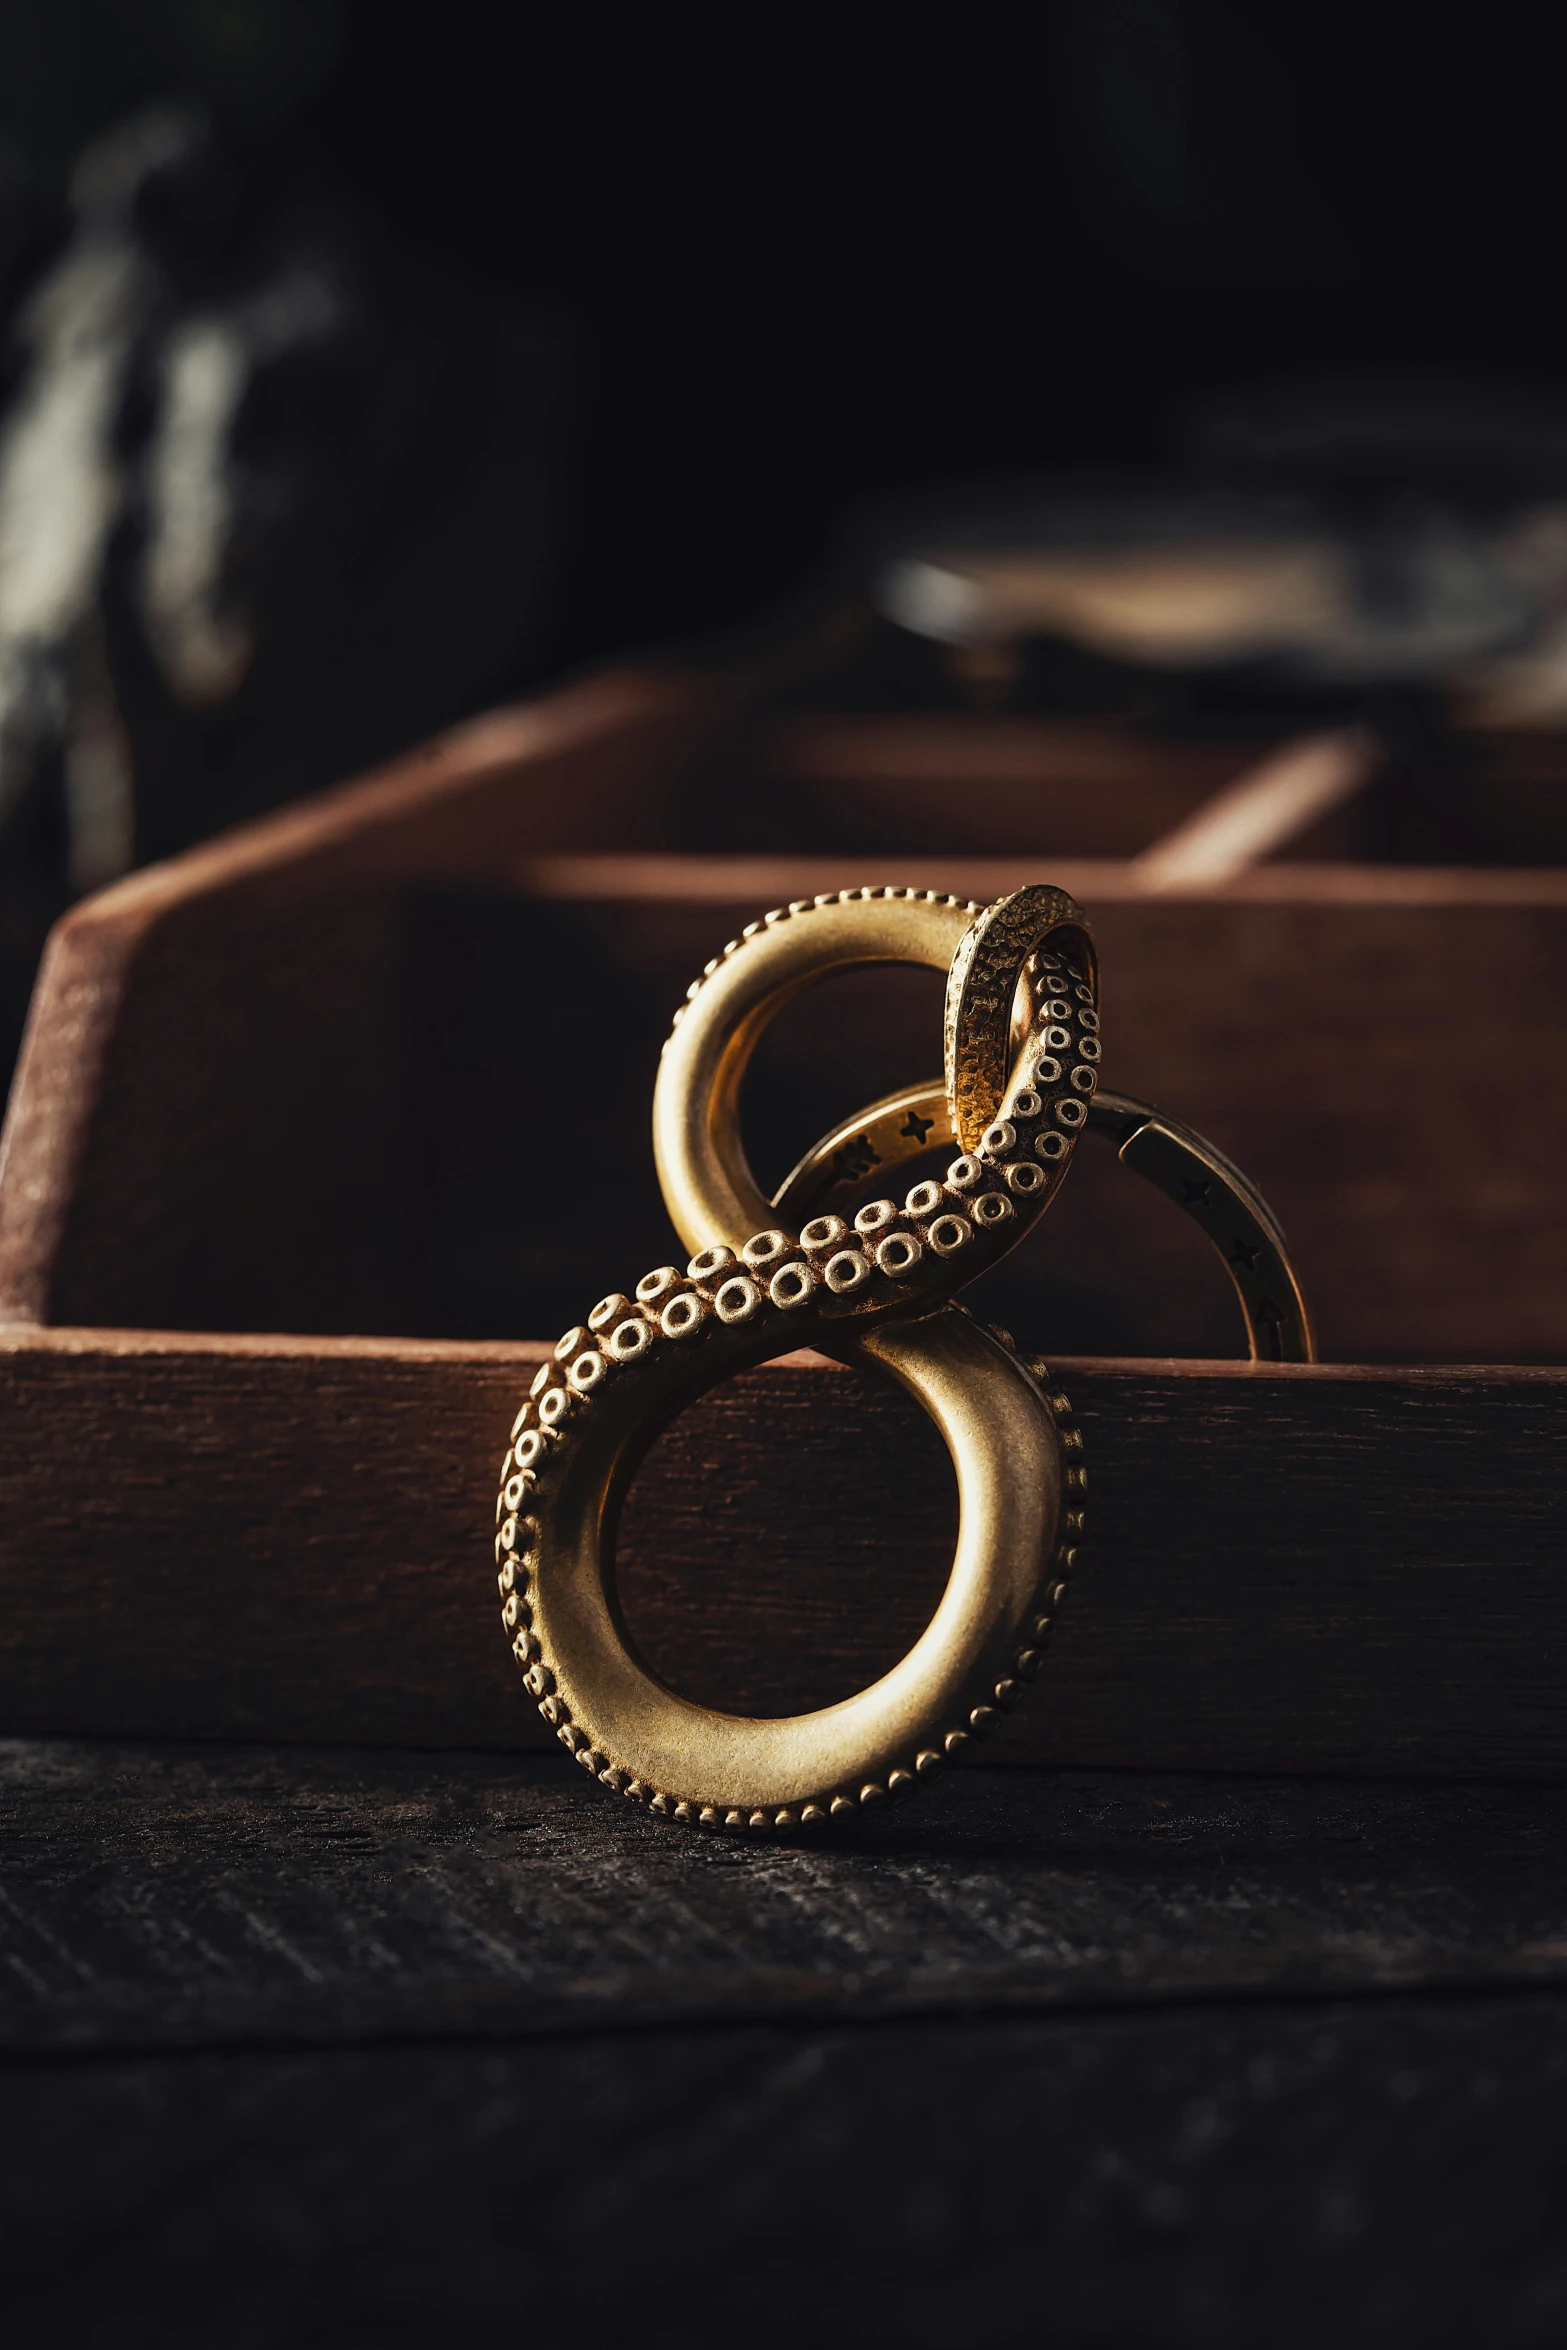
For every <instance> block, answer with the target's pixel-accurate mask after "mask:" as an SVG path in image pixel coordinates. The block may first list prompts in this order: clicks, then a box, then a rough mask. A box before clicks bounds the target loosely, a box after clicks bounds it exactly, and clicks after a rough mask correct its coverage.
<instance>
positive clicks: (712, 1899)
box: [0, 1740, 1567, 2055]
mask: <svg viewBox="0 0 1567 2350" xmlns="http://www.w3.org/2000/svg"><path fill="white" fill-rule="evenodd" d="M1564 1859H1567V1790H1563V1789H1561V1788H1556V1787H1545V1788H1540V1787H1531V1788H1519V1787H1511V1788H1504V1787H1499V1786H1495V1785H1490V1786H1475V1785H1457V1786H1441V1787H1434V1786H1424V1787H1417V1786H1411V1785H1408V1784H1407V1783H1406V1784H1388V1783H1386V1782H1380V1781H1377V1782H1368V1783H1363V1784H1358V1785H1350V1784H1347V1783H1344V1782H1342V1781H1340V1782H1334V1781H1322V1780H1296V1781H1289V1780H1282V1779H1264V1780H1244V1781H1234V1780H1229V1779H1211V1778H1210V1779H1201V1778H1182V1777H1179V1776H1171V1775H1167V1774H1155V1775H1145V1774H1141V1773H1115V1772H1112V1773H1106V1774H1101V1775H1095V1774H1093V1773H1081V1772H1067V1773H1056V1772H1052V1773H1040V1772H1016V1771H1013V1772H1004V1773H1003V1772H998V1771H992V1770H985V1769H981V1770H974V1771H964V1772H963V1773H962V1774H960V1775H955V1777H954V1781H953V1782H952V1783H951V1784H950V1785H949V1786H948V1787H947V1788H945V1789H942V1790H938V1791H937V1792H935V1793H934V1794H933V1795H932V1796H931V1799H930V1800H929V1801H928V1802H925V1803H921V1804H918V1805H909V1806H907V1807H906V1808H904V1809H903V1810H901V1811H898V1812H896V1813H894V1814H893V1815H892V1816H891V1817H890V1818H888V1819H886V1820H883V1821H879V1822H874V1823H867V1824H866V1825H864V1826H862V1827H857V1828H856V1830H855V1832H854V1833H853V1834H852V1835H849V1836H845V1837H838V1838H833V1839H830V1840H828V1841H827V1842H825V1843H822V1844H819V1845H812V1846H810V1847H794V1848H790V1847H787V1846H778V1845H773V1844H765V1845H764V1844H758V1843H748V1842H744V1841H742V1842H738V1843H737V1842H735V1841H734V1840H733V1839H727V1838H722V1837H718V1838H713V1837H705V1836H698V1835H693V1834H691V1833H689V1832H682V1831H680V1830H677V1829H674V1828H672V1827H670V1826H669V1825H667V1824H665V1823H662V1822H660V1821H658V1820H655V1819H653V1818H651V1817H649V1816H648V1815H647V1814H645V1813H642V1812H639V1811H636V1810H634V1809H632V1808H629V1807H627V1806H626V1805H623V1804H616V1803H614V1802H613V1801H611V1800H610V1799H609V1798H607V1797H606V1796H605V1795H604V1794H603V1793H602V1792H601V1791H600V1790H599V1789H597V1788H595V1787H589V1786H588V1785H586V1784H585V1782H584V1781H583V1779H582V1778H581V1776H580V1775H579V1774H578V1773H577V1772H575V1771H573V1770H572V1769H571V1768H570V1766H569V1765H568V1764H566V1763H565V1761H564V1759H563V1758H561V1759H558V1760H557V1761H554V1762H552V1761H550V1760H549V1759H547V1758H544V1757H532V1758H519V1757H514V1756H479V1755H472V1754H453V1755H447V1756H443V1757H440V1758H439V1759H437V1758H434V1757H431V1756H429V1755H411V1754H407V1753H399V1752H382V1753H366V1752H365V1751H363V1750H357V1751H356V1750H353V1749H336V1750H323V1749H321V1748H291V1749H283V1750H280V1749H277V1748H265V1747H239V1748H234V1747H215V1748H214V1747H208V1748H201V1747H192V1746H185V1747H170V1746H162V1747H148V1746H140V1745H135V1746H133V1745H126V1744H123V1743H120V1742H118V1741H115V1742H82V1743H76V1742H68V1741H44V1742H29V1741H21V1740H14V1741H0V2055H4V2054H6V2053H13V2052H16V2051H19V2050H26V2049H33V2050H43V2049H50V2048H54V2049H73V2050H77V2051H93V2050H97V2051H108V2050H120V2051H122V2052H124V2051H129V2050H135V2049H148V2048H170V2047H174V2048H192V2047H200V2046H202V2045H208V2046H210V2045H212V2044H213V2043H220V2044H233V2043H235V2042H251V2043H266V2042H273V2043H276V2042H278V2041H296V2042H297V2041H301V2040H309V2041H316V2042H323V2041H344V2040H364V2039H377V2038H398V2037H402V2038H420V2039H430V2038H440V2037H443V2036H446V2035H449V2034H470V2033H473V2032H475V2031H494V2032H498V2033H505V2034H514V2033H526V2034H528V2035H530V2036H537V2035H539V2034H544V2033H549V2032H552V2031H558V2030H561V2029H567V2030H573V2031H582V2030H593V2029H595V2028H597V2027H599V2026H601V2025H603V2024H605V2023H613V2024H615V2025H617V2026H625V2025H627V2024H632V2023H635V2024H648V2023H654V2022H656V2023H661V2024H669V2023H676V2022H680V2021H682V2020H692V2019H698V2018H705V2019H708V2020H710V2021H716V2020H719V2019H722V2018H726V2017H727V2018H730V2019H734V2018H737V2017H758V2016H773V2017H785V2018H789V2019H791V2020H794V2021H809V2020H812V2019H817V2020H820V2019H825V2018H828V2017H833V2016H841V2017H861V2018H866V2017H872V2016H881V2017H886V2016H890V2015H897V2014H909V2013H918V2012H925V2013H933V2014H940V2013H948V2014H950V2013H952V2012H954V2011H958V2012H962V2011H964V2010H971V2009H974V2008H989V2009H993V2010H996V2009H999V2010H1006V2009H1010V2010H1013V2011H1017V2010H1021V2009H1030V2008H1035V2009H1037V2008H1044V2009H1050V2008H1063V2007H1067V2008H1070V2007H1082V2006H1085V2005H1087V2006H1096V2007H1103V2006H1122V2005H1146V2004H1148V2003H1149V2002H1156V2001H1169V2000H1172V1999H1174V2000H1181V1999H1190V1998H1199V1999H1205V2000H1207V1999H1216V1998H1223V1997H1225V1996H1232V1997H1233V1996H1235V1995H1237V1994H1244V1995H1247V1996H1256V1995H1258V1994H1263V1993H1270V1994H1273V1995H1279V1994H1289V1995H1291V1996H1301V1995H1305V1994H1314V1995H1317V1996H1322V1995H1324V1994H1331V1993H1334V1992H1345V1991H1359V1992H1366V1991H1378V1992H1384V1993H1385V1992H1389V1991H1396V1990H1409V1989H1413V1988H1417V1987H1418V1988H1424V1989H1431V1988H1434V1987H1438V1986H1448V1987H1459V1986H1462V1987H1465V1988H1469V1989H1475V1988H1479V1987H1482V1986H1485V1987H1490V1988H1493V1989H1494V1988H1497V1987H1500V1986H1503V1985H1513V1986H1527V1985H1536V1986H1538V1985H1543V1984H1548V1983H1562V1982H1563V1981H1567V1874H1564V1869H1563V1862H1564Z"/></svg>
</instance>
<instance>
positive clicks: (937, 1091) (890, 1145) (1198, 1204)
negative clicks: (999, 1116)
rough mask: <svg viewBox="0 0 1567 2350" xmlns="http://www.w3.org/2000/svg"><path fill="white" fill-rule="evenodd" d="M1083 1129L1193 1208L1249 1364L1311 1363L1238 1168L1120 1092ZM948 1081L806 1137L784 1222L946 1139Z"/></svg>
mask: <svg viewBox="0 0 1567 2350" xmlns="http://www.w3.org/2000/svg"><path fill="white" fill-rule="evenodd" d="M1084 1132H1085V1133H1086V1134H1090V1135H1094V1136H1096V1137H1097V1138H1098V1139H1099V1140H1101V1141H1103V1142H1108V1143H1110V1144H1111V1145H1112V1146H1113V1148H1114V1150H1115V1152H1116V1155H1117V1157H1118V1158H1119V1159H1120V1160H1121V1162H1122V1164H1123V1165H1124V1166H1127V1167H1130V1168H1131V1169H1132V1171H1133V1173H1134V1174H1137V1175H1141V1176H1143V1177H1145V1178H1146V1180H1147V1181H1148V1182H1150V1183H1151V1184H1152V1185H1153V1186H1154V1188H1155V1190H1157V1191H1162V1192H1163V1193H1164V1194H1165V1196H1166V1198H1168V1199H1171V1200H1173V1201H1174V1202H1175V1204H1176V1206H1177V1207H1178V1208H1180V1209H1181V1211H1182V1212H1183V1214H1185V1215H1188V1216H1190V1217H1191V1219H1192V1221H1193V1223H1194V1224H1196V1226H1197V1227H1198V1229H1199V1231H1201V1232H1202V1233H1203V1234H1204V1235H1205V1237H1206V1238H1207V1240H1208V1241H1209V1242H1210V1244H1211V1245H1212V1247H1213V1249H1214V1251H1215V1253H1216V1255H1217V1256H1218V1258H1219V1261H1220V1263H1221V1264H1222V1265H1223V1267H1224V1270H1225V1272H1226V1273H1227V1274H1228V1275H1229V1278H1230V1281H1231V1282H1232V1284H1233V1285H1234V1289H1235V1295H1236V1299H1237V1301H1238V1303H1239V1305H1240V1309H1241V1316H1242V1319H1243V1320H1244V1322H1245V1325H1246V1340H1247V1346H1248V1348H1249V1351H1250V1354H1251V1358H1252V1360H1253V1362H1264V1363H1311V1362H1315V1361H1316V1346H1315V1342H1314V1340H1313V1337H1312V1330H1311V1316H1310V1313H1309V1311H1308V1309H1307V1305H1306V1299H1305V1295H1304V1292H1303V1291H1302V1289H1301V1285H1300V1279H1299V1276H1298V1274H1297V1273H1296V1271H1295V1267H1294V1265H1293V1263H1292V1262H1291V1259H1290V1254H1289V1247H1288V1244H1287V1242H1286V1241H1285V1238H1284V1234H1283V1231H1282V1230H1281V1228H1280V1226H1279V1223H1278V1220H1277V1218H1276V1217H1275V1216H1274V1214H1273V1211H1272V1209H1271V1208H1270V1207H1269V1206H1268V1203H1267V1201H1266V1200H1265V1199H1264V1198H1263V1196H1262V1194H1261V1193H1260V1192H1259V1191H1258V1190H1257V1188H1256V1186H1255V1185H1254V1184H1253V1183H1251V1182H1250V1181H1249V1180H1248V1179H1247V1177H1246V1176H1245V1175H1243V1174H1242V1173H1241V1170H1240V1169H1239V1167H1237V1166H1235V1165H1234V1164H1233V1162H1232V1161H1231V1160H1229V1159H1227V1158H1226V1157H1225V1156H1224V1153H1223V1152H1222V1151H1221V1150H1218V1149H1217V1148H1216V1147H1215V1146H1214V1144H1212V1143H1211V1142H1208V1141H1206V1140H1205V1139H1204V1137H1203V1136H1202V1135H1200V1134H1198V1133H1197V1132H1196V1131H1195V1129H1194V1128H1192V1127H1190V1126H1183V1125H1182V1124H1181V1123H1180V1121H1179V1120H1178V1119H1175V1118H1171V1117H1167V1116H1166V1115H1165V1113H1164V1112H1163V1111H1162V1110H1155V1109H1152V1108H1150V1106H1149V1105H1148V1103H1147V1102H1139V1101H1133V1100H1132V1099H1131V1097H1130V1096H1129V1095H1127V1094H1120V1093H1103V1092H1100V1093H1096V1094H1095V1095H1094V1097H1093V1099H1092V1101H1091V1102H1090V1103H1089V1108H1088V1123H1087V1125H1086V1127H1085V1128H1084ZM954 1139H955V1138H954V1135H953V1131H952V1117H951V1113H950V1111H949V1109H948V1107H947V1093H946V1089H945V1087H943V1086H940V1085H906V1086H903V1087H901V1088H900V1089H899V1091H898V1092H896V1093H889V1094H887V1095H886V1096H884V1098H883V1099H882V1100H881V1101H879V1102H872V1103H871V1105H870V1107H869V1108H868V1109H865V1110H862V1111H861V1112H860V1114H859V1115H858V1117H855V1118H846V1119H845V1120H844V1121H843V1123H842V1124H841V1125H838V1126H835V1127H834V1128H833V1129H832V1131H831V1133H830V1134H824V1135H823V1136H822V1137H821V1139H820V1141H818V1142H816V1143H813V1144H812V1146H811V1148H810V1149H809V1150H808V1151H807V1152H806V1154H805V1156H804V1158H803V1159H801V1160H800V1162H799V1164H798V1166H796V1167H793V1168H791V1170H790V1172H789V1173H788V1175H787V1176H786V1177H785V1178H784V1181H783V1183H782V1184H781V1185H780V1186H779V1188H778V1190H777V1191H776V1192H775V1193H774V1195H773V1212H774V1214H775V1215H777V1216H778V1217H779V1219H780V1220H781V1221H782V1222H783V1223H786V1224H798V1223H800V1222H801V1221H803V1220H804V1219H805V1218H807V1217H810V1216H819V1215H822V1214H824V1213H828V1212H830V1211H831V1210H833V1209H834V1208H841V1207H844V1206H846V1205H848V1204H850V1203H851V1202H852V1201H853V1199H854V1197H855V1195H856V1194H857V1193H858V1192H860V1191H862V1190H863V1189H864V1187H865V1184H866V1182H867V1181H868V1180H869V1179H870V1176H871V1174H872V1171H873V1170H874V1173H875V1179H876V1181H877V1182H882V1181H884V1180H886V1179H887V1178H888V1177H890V1176H891V1175H893V1174H894V1173H895V1172H896V1170H897V1169H898V1168H899V1167H900V1166H902V1165H904V1164H905V1163H906V1162H907V1161H908V1160H910V1159H914V1158H918V1157H921V1156H922V1155H923V1154H924V1153H926V1152H928V1151H934V1150H940V1149H942V1148H944V1147H949V1146H950V1145H951V1143H952V1142H953V1140H954Z"/></svg>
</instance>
